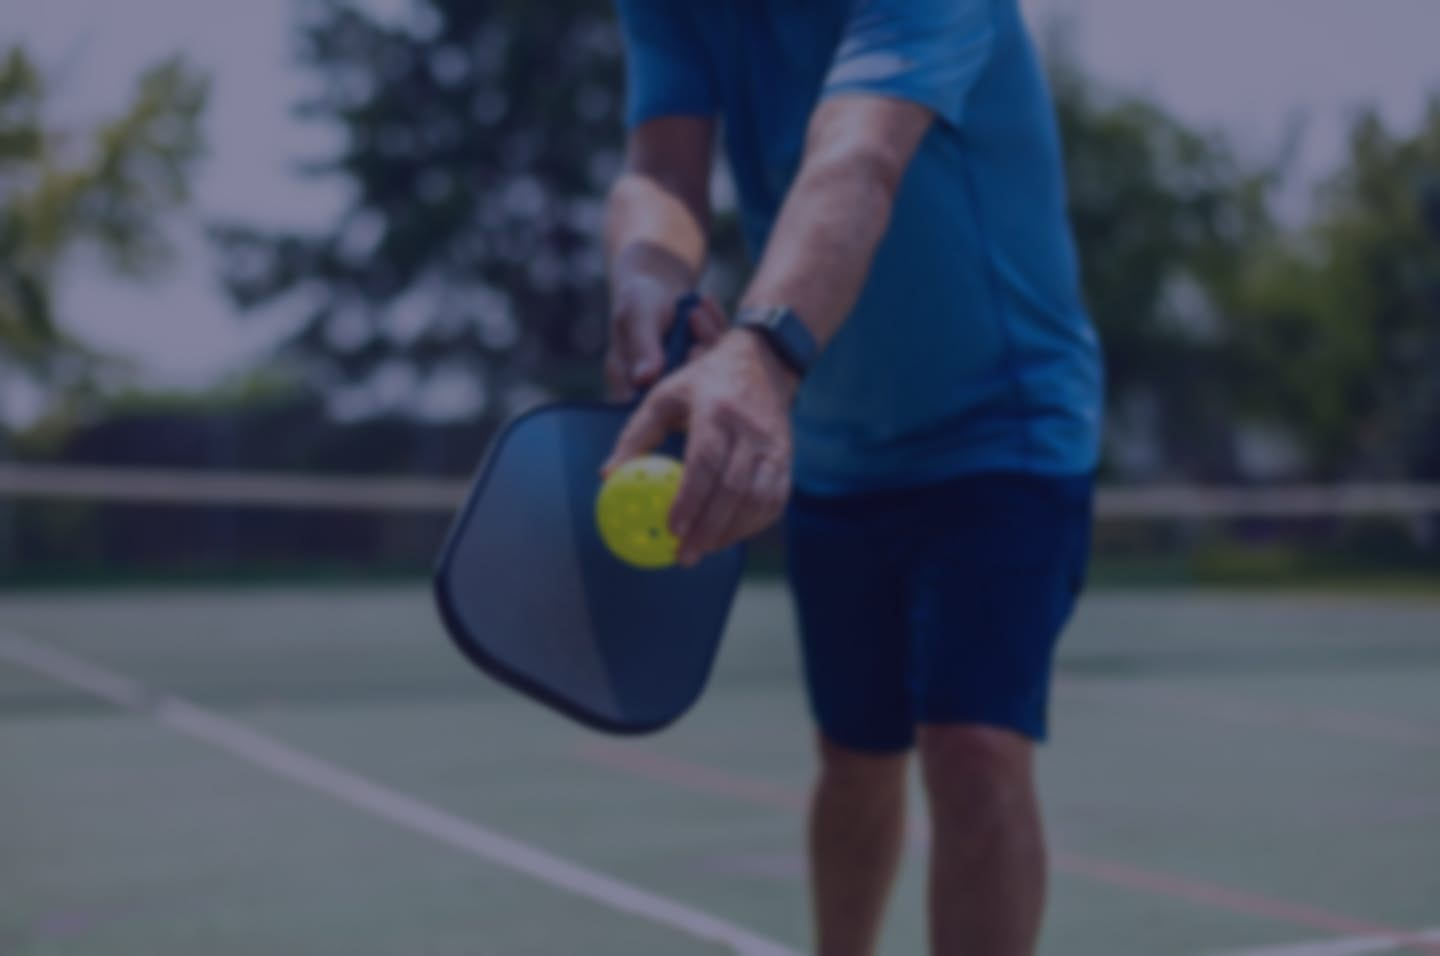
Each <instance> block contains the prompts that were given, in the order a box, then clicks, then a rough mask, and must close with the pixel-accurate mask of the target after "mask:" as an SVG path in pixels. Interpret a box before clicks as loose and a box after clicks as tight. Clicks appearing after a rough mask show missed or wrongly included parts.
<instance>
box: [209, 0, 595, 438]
mask: <svg viewBox="0 0 1440 956" xmlns="http://www.w3.org/2000/svg"><path fill="white" fill-rule="evenodd" d="M300 38H301V40H300V55H301V57H302V60H303V62H304V64H305V65H306V66H307V67H308V69H309V72H310V73H311V75H312V76H313V78H314V80H315V82H316V89H315V91H314V93H313V95H311V96H310V97H309V98H307V99H306V100H305V101H304V102H303V103H302V104H301V106H300V112H301V115H303V116H304V117H306V118H308V119H310V120H312V121H314V122H316V123H320V124H323V125H325V126H328V127H330V128H332V129H334V130H336V131H338V132H339V133H340V134H341V139H342V145H341V147H340V148H339V150H338V151H337V152H336V153H335V154H334V155H333V156H330V157H327V158H325V159H323V160H321V161H318V162H314V163H311V164H310V165H309V166H308V167H307V170H306V171H307V173H308V175H311V176H339V177H342V178H343V179H344V180H345V181H346V182H347V183H348V184H349V186H350V187H351V199H350V202H349V203H348V205H347V207H346V208H345V209H344V211H343V212H342V213H341V214H340V217H339V219H338V220H337V221H335V222H333V223H331V224H329V225H328V226H327V227H326V228H323V229H321V230H318V231H315V232H289V233H279V234H277V233H275V232H273V231H269V230H266V229H265V228H263V226H261V227H256V226H252V225H247V224H235V223H231V224H226V225H222V226H220V227H218V228H216V230H215V236H216V239H217V240H218V242H219V244H220V246H221V248H222V249H223V251H224V253H225V260H226V266H225V279H226V282H227V284H228V287H229V289H230V290H231V292H232V294H233V296H234V297H235V299H236V301H238V302H239V303H240V304H241V305H242V306H246V307H258V306H261V305H269V304H274V303H277V302H281V301H286V302H290V303H294V307H296V308H300V309H303V310H304V314H303V323H302V324H301V326H300V329H299V331H298V333H297V334H296V336H295V337H294V339H293V340H292V341H291V342H290V343H289V348H288V351H289V353H290V354H291V355H292V356H295V357H297V358H299V359H300V360H301V361H302V362H303V363H304V365H305V367H306V368H307V369H308V373H309V376H310V378H311V380H312V381H316V382H318V383H319V384H320V385H321V386H322V387H323V388H325V389H326V390H327V391H330V392H331V393H332V394H338V395H340V396H345V395H347V394H349V395H350V396H352V397H353V396H360V397H363V396H365V395H367V394H368V395H370V396H372V397H373V396H379V402H378V406H376V407H372V408H371V410H372V411H374V412H384V411H391V410H393V409H394V408H395V407H397V406H398V407H407V408H415V407H416V406H417V405H418V406H419V407H420V408H421V409H422V410H423V409H424V408H425V407H426V406H427V405H436V406H445V405H446V404H447V402H446V395H447V394H448V396H449V403H448V404H449V405H450V406H451V407H452V408H453V407H459V408H467V407H468V408H469V409H470V410H472V411H473V410H474V409H476V408H479V409H482V410H483V411H484V413H486V414H488V415H490V416H496V415H500V414H504V413H505V412H506V411H508V410H509V407H510V406H511V405H512V404H513V403H514V402H515V401H516V400H517V390H518V391H522V392H523V388H521V387H522V386H525V385H533V384H537V383H538V384H542V385H545V386H548V387H551V388H560V389H565V388H568V387H573V386H574V385H575V384H576V382H577V381H588V380H590V379H591V378H593V366H594V363H593V357H594V356H595V355H596V354H597V352H598V350H599V348H600V347H601V344H602V340H603V335H604V324H603V313H602V309H601V308H600V303H601V302H602V300H603V299H602V297H603V288H602V280H603V262H602V258H601V253H600V250H599V244H598V240H597V235H598V231H599V228H600V224H601V222H602V205H601V199H600V196H601V194H602V190H603V187H604V186H605V184H606V183H607V181H608V180H609V179H610V177H611V176H612V175H613V173H614V171H615V170H616V169H617V168H618V164H619V134H620V124H619V98H620V83H621V81H620V69H621V52H620V47H619V40H618V38H617V37H616V35H615V31H614V29H613V25H612V22H611V14H610V4H609V3H608V2H607V0H564V2H558V0H557V2H551V3H533V2H527V0H417V2H415V3H414V4H412V5H411V7H410V14H409V15H408V16H406V17H405V18H404V19H402V20H391V19H385V18H382V17H380V16H378V15H375V14H373V13H370V12H367V11H366V10H365V9H364V8H363V7H361V6H360V5H358V4H354V3H349V2H344V0H303V2H302V20H301V32H300ZM477 382H478V383H480V386H479V387H480V389H481V392H480V394H477V395H471V396H469V399H468V401H463V402H461V401H458V399H457V396H458V397H459V398H463V397H464V391H465V388H466V386H468V385H471V384H472V383H477Z"/></svg>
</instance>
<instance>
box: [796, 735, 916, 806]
mask: <svg viewBox="0 0 1440 956" xmlns="http://www.w3.org/2000/svg"><path fill="white" fill-rule="evenodd" d="M818 746H819V751H820V784H821V786H822V787H824V788H826V789H828V790H832V791H843V792H854V793H866V792H877V791H878V792H885V791H890V790H893V789H895V788H896V787H902V786H903V785H904V782H905V769H906V765H907V762H908V760H909V754H908V752H904V751H902V752H900V753H873V752H870V751H865V750H855V749H852V748H850V747H844V746H841V745H840V744H837V743H835V742H834V741H832V740H830V739H828V738H827V737H825V736H824V735H820V737H819V744H818Z"/></svg>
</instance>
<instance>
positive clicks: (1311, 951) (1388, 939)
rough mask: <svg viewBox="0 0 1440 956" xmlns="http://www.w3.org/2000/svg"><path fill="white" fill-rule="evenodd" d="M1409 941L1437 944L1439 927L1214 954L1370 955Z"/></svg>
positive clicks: (1241, 955) (1215, 955) (1268, 955)
mask: <svg viewBox="0 0 1440 956" xmlns="http://www.w3.org/2000/svg"><path fill="white" fill-rule="evenodd" d="M1412 943H1440V929H1430V930H1424V931H1422V932H1419V933H1415V934H1413V935H1410V936H1407V937H1405V938H1404V939H1396V938H1395V937H1394V936H1353V937H1351V938H1349V939H1332V940H1327V941H1324V942H1316V943H1291V944H1289V945H1286V946H1263V947H1260V948H1258V949H1237V950H1230V951H1228V952H1225V953H1216V954H1214V956H1370V954H1372V953H1393V952H1396V951H1398V950H1399V949H1400V948H1401V947H1403V946H1407V945H1410V944H1412Z"/></svg>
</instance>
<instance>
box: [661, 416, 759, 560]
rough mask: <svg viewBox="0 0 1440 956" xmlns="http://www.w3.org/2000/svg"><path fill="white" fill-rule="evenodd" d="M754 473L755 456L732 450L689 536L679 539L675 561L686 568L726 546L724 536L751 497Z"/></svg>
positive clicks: (746, 451)
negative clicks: (703, 556)
mask: <svg viewBox="0 0 1440 956" xmlns="http://www.w3.org/2000/svg"><path fill="white" fill-rule="evenodd" d="M754 473H755V457H754V454H753V453H752V452H751V451H749V450H748V449H746V448H745V447H743V446H739V445H734V446H732V447H731V452H730V458H729V461H727V462H726V463H725V465H724V466H723V471H721V472H719V479H718V480H717V481H715V482H714V483H713V484H712V486H711V489H710V497H709V500H707V501H706V502H705V504H704V505H703V507H701V509H700V512H699V514H698V515H697V516H696V518H695V520H694V522H693V523H692V524H691V526H690V530H689V533H688V534H685V535H683V536H679V537H680V550H679V553H678V559H679V561H680V563H681V564H683V565H686V566H689V565H693V564H695V563H696V562H698V561H699V560H700V558H701V556H702V555H705V554H707V553H709V552H711V551H717V550H719V549H720V548H722V547H724V546H725V545H726V544H729V543H730V542H729V541H725V540H723V539H724V534H725V532H726V530H727V529H728V528H729V527H730V526H731V524H732V523H733V522H734V520H735V518H736V515H737V513H738V512H739V511H740V510H741V509H743V508H744V507H746V505H747V504H748V501H749V497H750V479H751V477H752V476H753V475H754Z"/></svg>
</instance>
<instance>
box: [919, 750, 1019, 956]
mask: <svg viewBox="0 0 1440 956" xmlns="http://www.w3.org/2000/svg"><path fill="white" fill-rule="evenodd" d="M919 746H920V758H921V767H922V771H923V776H924V780H925V790H926V795H927V797H928V799H929V804H930V818H931V829H932V831H933V837H932V839H933V843H932V847H931V857H930V936H931V946H932V948H933V952H934V954H935V956H1030V954H1032V953H1033V952H1034V951H1035V945H1036V942H1037V940H1038V938H1039V935H1040V920H1041V915H1042V912H1043V910H1044V907H1045V842H1044V835H1043V829H1042V824H1041V820H1040V809H1039V804H1038V801H1037V799H1036V794H1035V779H1034V770H1033V762H1034V761H1033V750H1034V744H1033V743H1032V742H1031V741H1030V740H1028V739H1027V738H1025V737H1023V736H1021V735H1020V734H1017V733H1012V732H1010V731H1006V730H999V729H994V728H989V727H982V726H978V725H970V724H931V725H927V726H924V727H922V728H921V730H920V736H919Z"/></svg>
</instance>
